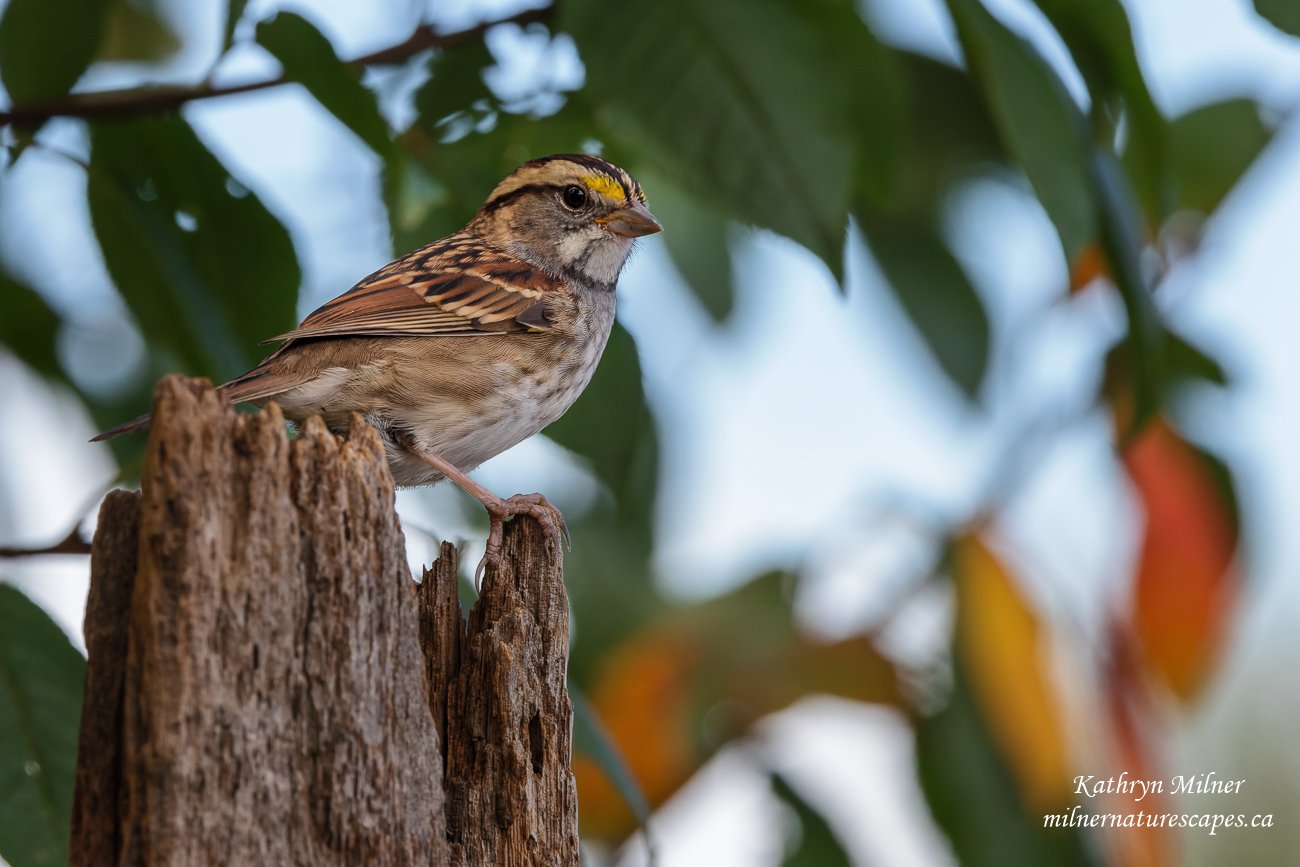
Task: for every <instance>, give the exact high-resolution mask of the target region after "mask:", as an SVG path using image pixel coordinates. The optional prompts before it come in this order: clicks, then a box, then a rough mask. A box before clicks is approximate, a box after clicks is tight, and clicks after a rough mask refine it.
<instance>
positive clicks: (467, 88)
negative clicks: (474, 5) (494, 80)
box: [414, 40, 541, 156]
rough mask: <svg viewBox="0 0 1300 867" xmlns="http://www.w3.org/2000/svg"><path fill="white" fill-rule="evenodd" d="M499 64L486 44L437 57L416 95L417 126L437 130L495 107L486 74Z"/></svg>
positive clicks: (473, 44)
mask: <svg viewBox="0 0 1300 867" xmlns="http://www.w3.org/2000/svg"><path fill="white" fill-rule="evenodd" d="M495 63H496V60H495V59H493V57H492V52H490V51H488V47H487V43H485V42H483V41H482V40H473V41H470V42H462V43H460V44H459V45H452V46H449V47H447V48H444V49H442V50H441V51H439V52H438V53H437V54H435V55H434V56H433V57H432V58H430V59H429V67H428V69H429V80H428V81H426V82H425V83H424V84H422V85H420V89H419V90H417V91H416V92H415V97H414V103H415V110H416V112H417V113H418V114H419V120H418V121H417V123H418V124H419V125H420V126H421V127H422V128H424V129H425V130H433V129H434V128H435V127H437V126H438V124H439V123H440V122H442V121H444V120H445V119H446V118H448V117H450V116H451V115H453V114H456V113H458V112H463V111H467V110H469V109H470V108H471V107H472V106H474V105H475V104H478V103H481V104H483V105H484V107H485V108H487V107H490V106H492V105H494V104H495V99H494V98H493V96H492V91H491V90H490V89H489V88H488V86H487V83H486V82H485V81H484V80H483V71H484V70H485V69H488V68H489V67H491V66H493V65H495ZM536 156H541V154H536Z"/></svg>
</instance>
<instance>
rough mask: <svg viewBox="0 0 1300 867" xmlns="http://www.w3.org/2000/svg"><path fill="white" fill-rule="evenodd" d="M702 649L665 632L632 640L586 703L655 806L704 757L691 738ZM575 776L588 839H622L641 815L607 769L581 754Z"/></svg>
mask: <svg viewBox="0 0 1300 867" xmlns="http://www.w3.org/2000/svg"><path fill="white" fill-rule="evenodd" d="M699 655H700V653H699V648H697V647H695V646H694V644H693V642H691V641H690V640H689V639H688V638H687V637H686V636H682V635H675V634H671V633H669V632H667V631H666V630H658V631H654V632H648V633H643V634H641V635H639V636H634V637H633V638H632V639H630V640H629V641H627V642H626V643H624V644H623V645H622V646H620V647H619V648H618V649H617V650H615V651H614V652H613V653H612V654H611V655H610V657H609V658H608V659H607V660H606V661H605V663H604V665H602V666H601V669H600V671H599V673H598V674H597V676H596V679H595V682H594V683H593V685H592V688H591V690H590V691H589V692H588V698H589V699H590V701H591V705H592V707H593V708H594V709H595V711H596V713H597V714H598V715H599V717H600V719H601V721H602V722H603V723H604V725H605V729H606V731H607V732H608V734H609V736H610V739H611V740H612V741H613V742H614V743H615V744H616V745H617V746H618V748H619V750H620V751H621V752H622V754H623V759H624V760H625V761H626V762H627V765H628V770H630V771H631V772H632V775H633V776H634V777H635V778H636V779H637V782H638V783H639V784H640V786H641V790H642V792H644V793H645V796H646V799H647V800H648V801H649V802H650V805H651V806H652V807H658V806H659V805H660V804H662V803H663V802H664V801H665V800H667V799H668V797H669V796H670V795H671V794H672V793H673V792H675V791H677V789H678V788H679V787H680V786H681V785H682V784H683V783H684V782H686V780H688V779H690V776H691V774H693V773H694V772H695V770H696V768H697V767H698V766H699V765H700V764H701V763H702V762H703V760H704V756H703V755H702V754H701V752H702V751H701V750H700V749H699V748H697V747H696V745H695V743H694V739H693V737H692V728H693V722H692V720H693V710H694V709H693V708H692V707H691V701H692V698H693V696H692V694H691V691H692V689H693V681H694V671H695V668H696V666H697V662H698V658H699ZM573 773H574V776H575V777H576V778H577V784H578V803H579V804H581V805H582V810H581V819H582V831H583V835H584V836H590V837H594V838H599V839H605V840H613V841H619V840H622V839H624V838H625V837H626V836H627V834H628V833H630V832H631V831H632V829H634V828H635V827H636V818H635V817H634V816H633V815H632V811H631V810H630V809H629V808H628V806H627V805H626V804H625V803H624V801H623V798H622V797H621V796H620V795H619V794H618V792H617V791H616V790H615V789H614V787H613V786H612V785H611V784H610V782H609V781H608V780H607V779H606V777H605V774H604V772H603V771H602V770H601V769H600V768H599V767H598V766H597V765H596V763H595V762H593V761H592V760H591V759H589V758H587V757H585V756H577V757H576V758H575V761H574V763H573Z"/></svg>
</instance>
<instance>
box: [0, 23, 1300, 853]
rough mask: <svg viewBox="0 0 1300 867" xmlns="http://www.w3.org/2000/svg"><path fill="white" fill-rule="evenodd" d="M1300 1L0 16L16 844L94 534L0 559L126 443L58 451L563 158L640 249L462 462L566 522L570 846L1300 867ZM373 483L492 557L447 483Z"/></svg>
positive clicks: (69, 747) (63, 811)
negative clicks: (1181, 819)
mask: <svg viewBox="0 0 1300 867" xmlns="http://www.w3.org/2000/svg"><path fill="white" fill-rule="evenodd" d="M1296 10H1297V7H1296V6H1295V5H1294V4H1292V3H1289V2H1287V0H1255V2H1254V3H1253V4H1252V3H1251V2H1248V0H1124V2H1120V0H1034V2H1029V0H924V2H918V0H908V2H904V0H868V2H860V3H853V2H850V0H815V2H805V0H713V2H707V3H706V2H702V0H701V2H691V0H660V2H655V3H651V2H627V3H600V2H598V0H556V2H555V3H554V4H552V5H540V4H539V5H529V6H523V5H520V4H519V3H515V2H508V0H482V2H471V0H464V2H445V3H433V4H428V3H425V2H419V0H384V2H374V3H366V4H354V3H346V2H341V0H319V2H310V0H303V2H299V3H291V4H281V3H274V2H258V0H254V2H244V0H230V2H228V3H221V2H216V0H207V2H199V3H192V2H180V0H9V2H8V3H7V4H5V5H4V6H3V9H2V10H0V82H2V83H3V86H4V89H5V91H6V93H7V100H6V101H5V103H4V104H5V105H7V106H9V107H10V108H8V109H0V114H3V115H4V118H3V120H4V127H3V130H0V136H2V137H3V138H2V141H3V143H4V144H5V146H6V149H5V154H4V156H3V169H0V547H4V548H5V550H4V551H3V552H0V553H3V555H4V556H3V557H2V558H0V582H3V586H0V855H2V856H3V857H4V858H7V859H8V860H9V862H10V863H12V864H13V865H15V867H27V865H36V864H58V863H60V862H61V861H62V860H63V859H66V840H65V837H66V822H67V809H68V804H69V802H70V797H71V795H70V791H71V776H70V771H71V766H72V761H73V755H72V751H73V749H74V746H75V731H76V723H77V714H78V710H79V703H80V677H81V666H82V664H83V663H82V662H81V658H80V648H81V647H82V643H81V639H80V618H81V613H82V609H83V606H84V598H85V592H86V582H87V561H86V558H85V557H84V556H80V555H75V554H72V555H69V554H57V553H44V554H36V555H31V556H20V555H24V554H27V553H28V552H29V551H30V550H31V549H43V548H47V547H49V546H54V547H56V548H57V547H60V546H59V545H57V544H56V543H58V541H59V540H61V539H64V540H65V542H64V545H63V546H62V547H65V548H66V547H71V548H76V547H77V544H78V543H77V538H78V537H79V536H80V537H84V536H86V535H88V534H89V533H90V532H91V531H92V530H93V526H92V525H93V514H94V511H95V508H96V505H97V503H98V500H99V499H100V497H102V495H103V493H104V492H105V491H106V490H107V489H108V488H109V487H111V486H112V485H114V484H131V482H132V479H133V477H134V476H135V474H136V473H137V472H138V466H139V463H138V462H139V457H140V454H141V452H142V448H143V443H142V441H141V440H140V439H139V438H136V439H131V438H127V439H121V440H117V441H114V443H113V444H112V446H111V447H110V446H106V445H90V444H88V443H87V442H86V440H87V439H88V438H89V436H91V435H92V434H93V433H94V432H95V431H96V430H98V429H101V428H103V427H105V426H107V425H109V424H111V423H115V422H117V421H120V420H122V419H124V418H128V417H130V416H133V415H135V414H137V413H138V412H141V411H143V410H144V409H145V408H146V407H147V404H148V395H149V390H150V387H151V385H152V383H153V381H154V380H155V379H156V378H157V377H158V376H159V375H161V374H162V373H164V372H167V371H182V372H185V373H189V374H194V375H206V376H210V377H212V378H214V379H224V378H227V377H229V376H232V375H235V374H238V373H240V372H242V371H243V370H244V369H246V368H247V367H249V366H251V365H252V364H253V363H255V362H256V361H257V360H258V359H259V358H260V357H261V353H262V352H264V351H265V350H264V349H263V348H261V347H259V346H258V341H259V340H260V339H262V338H264V337H266V336H269V335H272V334H276V333H280V332H282V331H284V330H287V328H289V327H290V326H291V325H292V324H293V323H294V322H295V321H296V317H300V316H302V315H304V314H306V313H307V312H309V311H311V310H312V309H314V308H315V307H316V306H318V305H319V304H320V303H322V302H324V301H326V300H328V299H329V298H331V297H333V296H334V295H336V294H338V293H339V292H341V291H343V290H344V289H346V288H348V287H349V286H351V285H352V284H353V283H354V282H355V281H356V280H357V279H358V278H359V277H361V276H362V275H364V274H366V273H369V272H370V271H372V270H373V269H375V268H376V267H378V266H380V265H382V264H384V263H385V262H387V261H388V260H389V259H390V258H391V257H392V256H393V255H394V254H395V253H401V252H405V251H406V250H409V249H411V248H413V247H415V246H418V245H419V244H421V243H424V242H426V241H428V240H431V239H433V238H436V237H439V236H441V235H442V234H445V233H446V232H448V231H451V230H453V229H455V228H458V227H459V226H461V225H462V224H463V223H464V222H465V221H466V220H467V219H468V217H469V216H470V215H471V214H472V213H473V211H474V209H475V208H476V207H477V206H478V204H480V203H481V201H482V200H483V198H484V197H485V196H486V194H487V192H488V191H489V190H490V189H491V187H492V186H493V185H494V183H495V182H496V181H497V180H498V179H499V178H500V177H501V176H503V175H504V174H505V173H507V172H508V171H509V170H511V169H512V168H513V167H514V166H515V165H517V164H518V163H520V162H522V161H524V160H526V159H528V158H531V157H534V156H539V155H542V154H545V153H550V152H554V151H565V150H590V151H594V152H600V153H603V154H604V155H606V156H608V157H610V158H611V159H613V160H615V161H617V162H619V163H621V164H622V165H624V166H625V167H627V168H628V169H629V170H631V171H632V172H633V173H634V174H636V175H637V177H638V178H639V179H640V180H641V181H642V182H643V184H644V186H645V188H646V190H647V194H648V197H649V203H650V206H651V208H652V210H654V212H655V213H656V214H657V215H658V216H659V217H660V218H661V219H662V221H663V222H664V224H665V226H666V227H667V228H666V231H665V233H664V234H663V235H662V236H661V237H656V238H653V239H650V240H648V241H647V242H646V243H644V244H643V245H642V247H641V249H640V250H639V252H638V253H637V255H636V256H635V257H634V259H633V260H632V262H631V263H630V265H629V266H628V269H627V271H626V273H625V275H624V278H623V280H622V282H621V284H620V290H619V291H620V308H619V325H618V327H617V329H616V333H615V334H614V336H613V338H612V340H611V343H610V347H609V349H608V351H607V353H606V357H605V359H604V361H603V362H602V366H601V368H600V370H599V372H598V374H597V377H596V379H595V381H594V382H593V383H592V385H591V387H590V388H589V389H588V391H587V393H586V394H585V395H584V397H583V398H582V399H581V400H580V402H579V403H578V404H577V405H576V406H575V407H574V409H573V410H572V411H571V412H570V413H569V414H568V415H567V416H566V417H565V418H564V419H562V420H561V421H560V422H558V423H557V424H556V425H554V426H552V428H550V429H549V430H548V431H547V432H546V435H545V436H542V437H537V438H535V439H534V440H533V441H530V442H527V443H524V444H523V445H521V446H519V447H518V448H516V449H514V450H512V451H511V452H508V453H507V454H505V455H502V456H501V457H499V458H497V459H496V460H494V461H492V462H490V463H489V464H487V465H485V466H484V467H482V468H481V469H480V470H479V471H478V472H477V474H476V475H477V476H478V477H479V478H480V479H481V480H483V481H484V482H485V483H486V484H488V485H489V487H492V488H493V489H495V490H497V491H498V492H501V493H503V494H510V493H513V492H516V491H532V490H541V491H544V492H545V493H546V494H547V495H548V496H549V497H550V498H551V499H552V500H553V501H554V502H556V503H557V504H558V505H559V506H560V508H561V509H562V510H563V511H564V512H565V514H566V516H567V517H568V521H569V525H570V527H571V528H572V530H573V536H574V548H573V551H572V553H571V554H570V555H569V556H568V558H567V563H566V578H567V583H568V586H569V588H570V595H571V598H572V604H573V609H574V646H573V656H572V664H571V681H572V686H573V691H574V694H575V697H576V701H577V704H578V715H577V732H576V735H577V736H576V740H577V744H578V747H579V754H578V755H577V757H576V767H577V772H578V774H579V786H580V804H581V813H582V828H583V840H584V857H585V858H586V859H587V860H588V862H589V863H591V864H594V865H614V864H617V865H641V864H646V863H648V862H649V861H650V860H651V858H652V857H653V858H654V859H655V860H656V862H657V863H658V864H662V865H698V864H710V865H776V864H789V865H836V864H862V865H874V864H889V865H948V864H1001V865H1008V864H1122V865H1129V864H1133V865H1173V864H1221V863H1237V864H1286V863H1293V860H1294V854H1293V853H1294V852H1296V851H1300V824H1298V823H1297V822H1296V817H1297V815H1300V746H1298V745H1297V741H1296V739H1295V738H1294V730H1295V723H1294V720H1295V719H1296V717H1297V715H1300V682H1298V681H1297V679H1296V677H1295V675H1294V664H1293V661H1294V660H1295V659H1296V658H1297V654H1300V583H1298V582H1297V581H1296V580H1295V579H1296V577H1297V574H1298V573H1300V536H1298V535H1297V534H1296V533H1295V532H1294V528H1295V527H1297V526H1300V449H1298V448H1297V447H1296V442H1297V436H1298V434H1297V431H1300V389H1297V387H1296V385H1295V383H1294V379H1293V377H1294V373H1295V371H1297V370H1300V341H1297V340H1296V338H1295V335H1296V332H1297V328H1300V299H1298V298H1297V294H1296V293H1295V291H1294V287H1295V286H1296V285H1297V282H1298V281H1300V244H1298V243H1297V237H1298V235H1300V126H1298V125H1297V124H1296V123H1295V122H1293V120H1292V112H1293V111H1294V109H1295V107H1296V106H1297V105H1298V104H1300V40H1297V37H1296V34H1297V33H1300V12H1297V11H1296ZM358 58H362V59H364V60H365V62H363V63H356V62H353V61H355V60H357V59H358ZM281 77H283V79H285V81H283V82H281V83H275V82H277V81H279V80H280V79H281ZM263 84H266V85H268V86H261V85H263ZM245 85H255V86H253V87H245ZM230 90H235V91H242V92H236V93H227V92H226V91H230ZM102 92H109V96H107V97H105V96H97V95H96V94H100V93H102ZM69 93H71V95H69ZM398 507H399V511H400V513H401V516H402V518H403V521H404V525H405V528H406V532H407V537H408V544H409V553H410V559H411V562H412V564H413V565H415V566H418V564H420V563H423V562H427V561H429V560H430V559H432V557H433V555H434V551H435V548H436V540H438V539H442V538H448V539H452V540H455V541H458V542H461V543H463V545H464V546H465V548H466V557H465V560H466V562H469V563H473V562H476V561H477V558H478V554H479V552H480V551H481V544H482V539H483V537H484V532H485V526H484V522H483V520H482V516H481V514H480V511H479V510H477V509H476V508H474V507H473V504H472V503H470V502H469V501H468V500H467V499H466V498H465V497H464V496H463V495H461V494H460V493H459V492H458V491H456V490H454V489H451V488H450V487H446V486H444V487H440V488H435V489H427V490H416V491H405V492H401V493H400V494H399V495H398ZM65 537H67V538H66V539H65ZM1210 772H1213V773H1214V774H1216V775H1217V778H1219V779H1229V780H1244V781H1245V782H1244V784H1243V785H1242V787H1241V790H1240V792H1239V793H1237V794H1219V795H1212V794H1184V795H1174V794H1170V793H1168V792H1166V793H1165V794H1163V795H1153V796H1150V797H1148V798H1147V799H1146V800H1144V801H1142V802H1135V800H1134V796H1133V795H1131V794H1112V795H1108V796H1100V797H1096V798H1090V797H1086V796H1084V795H1081V794H1079V793H1078V791H1077V789H1076V785H1075V783H1074V778H1075V777H1076V775H1094V776H1095V777H1096V778H1097V779H1099V780H1103V781H1104V780H1106V779H1108V778H1110V777H1112V776H1117V775H1119V774H1120V773H1127V774H1128V775H1129V777H1130V778H1136V779H1143V780H1149V779H1160V780H1164V781H1165V782H1166V786H1167V787H1168V786H1169V781H1170V780H1171V778H1173V777H1174V776H1176V775H1184V776H1190V775H1200V774H1207V773H1210ZM1076 805H1077V806H1078V807H1079V809H1080V810H1081V811H1082V812H1083V813H1084V814H1085V815H1090V814H1108V813H1117V814H1121V815H1127V814H1131V813H1136V812H1137V810H1139V809H1142V810H1145V811H1147V812H1155V813H1171V814H1186V815H1190V816H1192V817H1199V816H1204V815H1214V814H1227V815H1230V816H1237V815H1241V816H1243V817H1244V818H1245V821H1246V822H1247V823H1248V824H1249V823H1250V822H1252V821H1255V819H1256V816H1260V817H1262V816H1270V817H1271V823H1272V827H1244V828H1221V829H1219V830H1218V831H1217V832H1216V833H1214V834H1211V833H1209V830H1208V829H1206V828H1201V827H1188V828H1178V829H1173V830H1169V829H1164V830H1160V829H1145V830H1143V829H1135V828H1115V829H1110V830H1088V829H1077V828H1076V829H1055V830H1045V829H1044V821H1043V816H1044V814H1046V813H1059V812H1062V811H1068V810H1071V809H1072V808H1074V807H1075V806H1076ZM651 851H653V853H654V855H653V856H651V855H650V854H649V853H650V852H651Z"/></svg>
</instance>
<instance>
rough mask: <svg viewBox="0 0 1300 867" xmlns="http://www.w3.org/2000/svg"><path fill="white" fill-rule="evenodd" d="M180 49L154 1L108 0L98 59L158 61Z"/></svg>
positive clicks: (179, 44)
mask: <svg viewBox="0 0 1300 867" xmlns="http://www.w3.org/2000/svg"><path fill="white" fill-rule="evenodd" d="M180 46H181V43H180V39H179V38H177V36H176V34H175V33H174V32H172V29H171V26H170V24H169V23H168V22H167V20H166V19H165V18H164V17H163V16H162V15H161V14H159V11H158V3H157V0H108V18H107V22H106V23H105V27H104V41H103V43H102V44H101V46H100V49H99V54H98V59H99V60H116V61H159V60H163V59H165V58H168V57H170V56H171V55H173V54H175V53H176V50H177V49H178V48H180Z"/></svg>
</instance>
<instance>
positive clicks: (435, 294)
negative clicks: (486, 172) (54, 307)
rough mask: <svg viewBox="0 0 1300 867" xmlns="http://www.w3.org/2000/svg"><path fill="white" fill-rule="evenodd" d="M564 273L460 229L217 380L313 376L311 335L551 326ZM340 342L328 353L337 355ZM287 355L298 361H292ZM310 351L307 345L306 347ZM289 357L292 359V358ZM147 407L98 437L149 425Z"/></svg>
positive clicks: (244, 391)
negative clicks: (549, 305) (553, 299)
mask: <svg viewBox="0 0 1300 867" xmlns="http://www.w3.org/2000/svg"><path fill="white" fill-rule="evenodd" d="M563 289H564V284H563V282H562V281H560V280H559V279H557V278H555V277H552V276H551V275H549V274H547V273H546V272H545V271H543V270H541V269H540V268H537V267H535V266H533V265H530V264H528V263H527V262H524V261H522V260H520V259H517V258H515V257H513V256H511V255H509V254H508V253H505V252H504V251H502V250H499V249H497V248H495V247H493V246H491V245H489V244H487V243H486V242H484V241H483V240H482V239H481V238H479V237H478V236H477V235H474V234H472V233H470V232H457V233H456V234H454V235H449V236H447V237H446V238H443V239H442V240H441V241H435V242H434V243H432V244H430V245H428V246H427V247H421V248H420V249H419V250H416V251H415V252H413V253H410V254H408V255H406V256H403V257H402V258H401V259H398V260H397V261H396V262H393V263H392V264H391V265H388V266H387V267H385V268H383V269H381V270H379V271H376V272H375V273H374V274H371V275H370V276H369V277H367V278H366V279H364V280H362V281H361V282H360V283H358V284H357V285H356V286H354V287H353V288H352V289H350V290H349V291H348V292H346V293H344V294H343V295H340V296H339V297H338V298H335V299H334V300H333V301H331V302H329V303H328V304H326V305H324V306H323V307H321V308H320V309H318V310H316V311H315V312H314V313H312V314H311V315H310V316H308V317H307V318H306V319H304V320H303V321H302V324H301V325H299V326H298V327H297V328H295V329H294V330H293V331H290V332H289V333H287V334H282V335H280V336H279V337H276V338H272V340H271V341H267V342H275V341H285V342H284V343H282V344H281V346H280V347H279V348H278V349H277V350H276V351H275V352H273V353H271V354H270V355H269V356H267V358H266V359H265V360H263V361H262V363H261V364H259V365H258V366H257V367H255V368H253V369H252V370H250V371H249V372H248V373H245V374H244V375H243V376H239V377H236V378H235V379H232V380H231V381H229V382H227V383H224V384H222V385H221V386H219V387H218V390H219V391H220V392H221V394H222V396H223V397H224V398H226V399H227V400H229V401H230V402H231V403H241V402H246V401H259V400H264V399H266V398H271V397H275V396H276V395H279V394H283V393H284V392H286V391H289V390H291V389H294V388H297V387H298V386H301V385H305V384H307V383H308V382H311V381H312V380H313V379H314V378H315V377H317V376H319V375H320V374H321V373H322V371H324V370H325V368H326V367H329V366H335V363H334V362H331V363H329V364H326V363H325V362H324V361H322V362H321V363H318V364H317V363H305V361H306V360H310V359H304V357H303V350H304V349H307V347H305V346H303V345H302V343H300V341H302V340H305V339H309V338H314V337H344V336H365V337H418V336H448V337H460V336H470V335H476V334H503V333H510V332H526V331H546V330H549V329H550V327H551V323H550V321H549V320H548V318H547V315H546V300H547V296H548V295H550V294H551V293H554V292H559V291H562V290H563ZM337 354H338V353H337V348H336V349H335V351H334V353H333V354H332V355H331V358H337ZM290 355H292V357H293V361H292V362H290V361H289V359H290ZM308 355H310V353H308ZM287 362H288V363H287ZM149 420H150V417H149V416H148V415H142V416H140V417H139V418H136V419H132V420H131V421H129V422H126V423H125V424H122V425H118V426H117V427H115V428H113V429H111V430H107V431H105V432H104V433H102V434H100V435H99V436H97V437H95V441H99V440H104V439H108V438H110V437H114V436H117V435H118V434H122V433H127V432H129V431H135V430H142V429H144V428H146V427H148V426H149Z"/></svg>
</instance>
